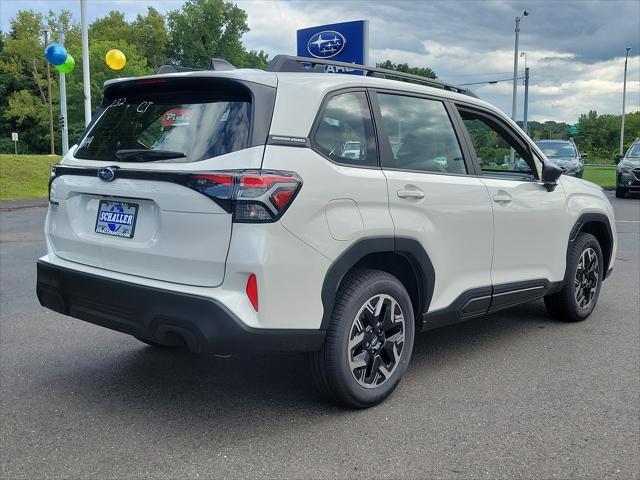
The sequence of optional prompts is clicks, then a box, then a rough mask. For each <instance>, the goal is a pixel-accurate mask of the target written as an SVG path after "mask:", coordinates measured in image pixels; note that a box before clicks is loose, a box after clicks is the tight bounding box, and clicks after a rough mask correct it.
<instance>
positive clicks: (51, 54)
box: [44, 43, 67, 66]
mask: <svg viewBox="0 0 640 480" xmlns="http://www.w3.org/2000/svg"><path fill="white" fill-rule="evenodd" d="M44 58H46V59H47V61H48V62H49V63H50V64H51V65H53V66H56V65H62V64H63V63H64V62H65V61H66V60H67V50H66V49H65V48H64V47H63V46H62V45H60V44H58V43H51V44H49V45H47V48H45V49H44Z"/></svg>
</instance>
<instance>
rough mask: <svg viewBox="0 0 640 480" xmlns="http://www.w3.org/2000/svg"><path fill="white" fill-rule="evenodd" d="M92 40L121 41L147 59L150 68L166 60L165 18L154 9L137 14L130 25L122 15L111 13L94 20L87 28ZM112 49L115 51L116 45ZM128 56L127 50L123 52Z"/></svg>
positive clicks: (166, 36) (167, 37)
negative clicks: (131, 46) (143, 13)
mask: <svg viewBox="0 0 640 480" xmlns="http://www.w3.org/2000/svg"><path fill="white" fill-rule="evenodd" d="M89 38H90V39H91V41H92V42H93V41H99V42H100V41H104V42H112V43H113V42H118V41H124V42H127V44H129V45H133V46H134V47H135V48H136V51H137V53H140V54H142V55H143V56H144V57H146V59H147V64H148V65H149V66H150V67H151V68H152V69H154V70H155V69H157V68H158V67H159V66H160V65H162V64H164V63H165V61H166V48H167V44H168V42H169V34H168V33H167V28H166V25H165V22H164V18H163V17H162V15H160V13H159V12H158V11H157V10H156V9H155V8H153V7H148V8H147V14H146V15H140V14H138V16H137V17H136V19H135V20H134V21H133V22H131V23H129V22H127V20H126V19H125V17H124V14H123V13H122V12H119V11H116V10H112V11H111V12H109V14H108V15H106V16H105V17H102V18H98V19H96V20H94V22H93V23H92V24H91V26H90V27H89ZM112 48H116V47H115V46H114V47H112ZM123 52H124V54H125V55H127V56H128V55H129V52H128V51H124V50H123Z"/></svg>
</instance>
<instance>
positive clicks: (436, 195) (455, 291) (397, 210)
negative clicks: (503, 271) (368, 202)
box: [384, 170, 493, 311]
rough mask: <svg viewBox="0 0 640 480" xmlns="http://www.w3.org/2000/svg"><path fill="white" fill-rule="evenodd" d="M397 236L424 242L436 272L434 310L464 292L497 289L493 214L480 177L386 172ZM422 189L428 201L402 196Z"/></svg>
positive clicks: (431, 308)
mask: <svg viewBox="0 0 640 480" xmlns="http://www.w3.org/2000/svg"><path fill="white" fill-rule="evenodd" d="M384 174H385V176H386V177H387V180H388V184H389V208H390V211H391V216H392V218H393V223H394V225H395V234H396V236H398V237H405V238H413V239H416V240H418V241H419V242H420V243H421V244H422V246H423V247H424V249H425V251H426V252H427V254H428V255H429V258H430V259H431V263H432V264H433V269H434V270H435V272H436V276H435V285H434V290H433V298H432V299H431V304H430V306H429V311H434V310H439V309H441V308H445V307H447V306H449V305H450V304H451V303H453V301H454V300H455V299H456V298H457V297H458V296H459V295H460V294H461V293H462V292H465V291H467V290H471V289H474V288H478V287H486V286H488V285H491V275H490V272H491V256H492V252H493V213H492V211H491V202H490V201H489V195H488V194H487V188H486V187H485V186H484V185H483V184H482V182H481V181H480V179H479V178H477V177H472V176H465V175H441V174H430V173H414V172H403V171H396V170H384ZM400 190H417V191H421V192H423V193H424V198H421V199H420V198H399V197H398V194H397V192H398V191H400Z"/></svg>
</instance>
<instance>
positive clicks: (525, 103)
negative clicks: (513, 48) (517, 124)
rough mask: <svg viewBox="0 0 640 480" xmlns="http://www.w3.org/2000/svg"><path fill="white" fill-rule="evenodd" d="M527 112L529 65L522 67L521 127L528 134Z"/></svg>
mask: <svg viewBox="0 0 640 480" xmlns="http://www.w3.org/2000/svg"><path fill="white" fill-rule="evenodd" d="M528 114H529V67H526V68H525V69H524V119H523V121H522V129H523V130H524V133H526V134H527V135H529V126H528V124H527V116H528Z"/></svg>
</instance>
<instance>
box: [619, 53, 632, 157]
mask: <svg viewBox="0 0 640 480" xmlns="http://www.w3.org/2000/svg"><path fill="white" fill-rule="evenodd" d="M629 50H631V47H627V55H626V56H625V57H624V83H623V87H622V122H621V124H620V155H624V110H625V105H624V104H625V100H626V97H627V62H628V61H629Z"/></svg>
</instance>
